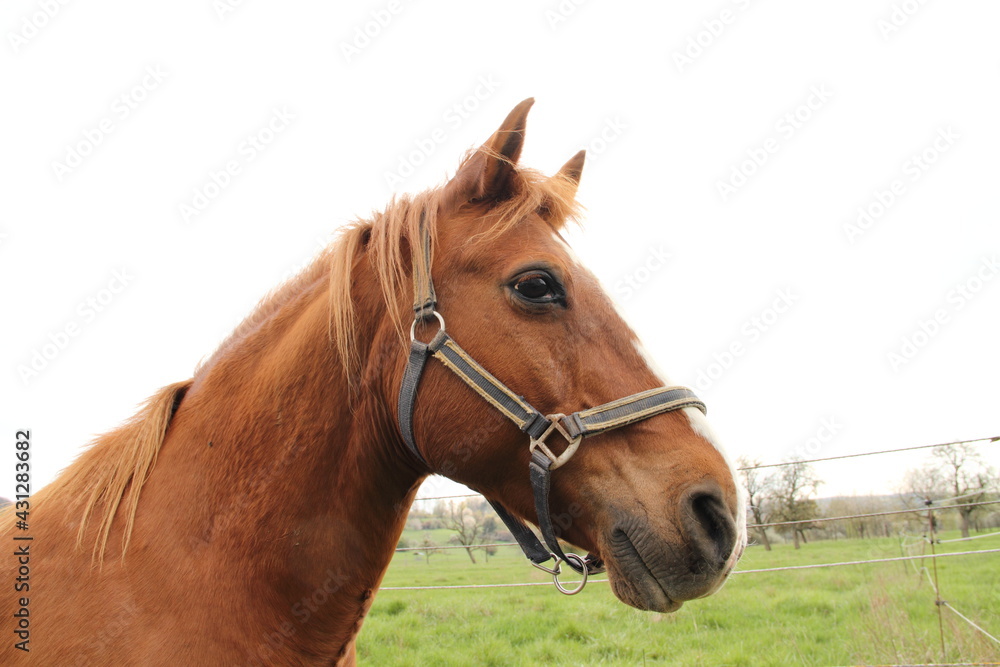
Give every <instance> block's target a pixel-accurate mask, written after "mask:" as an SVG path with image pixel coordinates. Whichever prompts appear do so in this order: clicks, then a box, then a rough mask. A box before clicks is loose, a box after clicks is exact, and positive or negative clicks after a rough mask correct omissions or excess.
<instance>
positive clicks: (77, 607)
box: [0, 100, 746, 666]
mask: <svg viewBox="0 0 1000 667" xmlns="http://www.w3.org/2000/svg"><path fill="white" fill-rule="evenodd" d="M531 104H532V100H525V101H524V102H522V103H521V104H519V105H518V106H517V107H516V108H515V109H514V110H513V111H512V112H511V113H510V115H509V116H508V117H507V119H506V120H505V121H504V123H503V125H502V126H501V127H500V128H499V130H498V131H497V132H496V133H495V134H494V135H492V137H491V138H490V139H489V140H488V141H487V142H486V143H485V144H484V145H483V146H482V147H481V148H480V149H478V150H475V151H472V152H471V153H470V154H469V155H468V156H467V157H466V158H465V159H464V161H463V162H462V163H461V165H460V167H459V169H458V171H457V173H456V174H455V176H454V178H452V179H451V180H449V181H448V182H447V183H446V184H445V185H443V186H442V187H440V188H437V189H434V190H430V191H427V192H424V193H421V194H418V195H415V196H412V197H400V198H398V199H397V200H395V201H393V202H392V203H391V204H390V205H389V206H388V207H387V209H386V210H385V211H384V212H383V213H379V214H376V215H374V216H373V217H372V219H370V220H363V221H359V222H356V223H355V224H353V225H351V226H349V227H348V228H347V229H346V230H345V231H344V232H343V234H342V235H341V236H340V237H339V238H338V239H337V240H336V241H335V242H334V243H333V244H331V246H330V247H329V248H328V249H327V250H326V251H325V252H324V253H322V254H321V256H320V257H318V258H317V260H316V261H315V262H314V263H313V264H312V265H311V266H309V267H308V268H307V269H305V270H304V271H303V272H302V273H301V274H300V275H299V276H297V277H295V278H293V279H292V280H291V281H290V282H288V283H287V284H286V285H284V286H283V287H281V288H280V289H279V290H278V291H276V292H275V293H273V294H272V295H271V296H269V297H267V298H266V299H264V300H263V301H262V303H261V304H260V305H259V306H258V308H257V309H256V311H255V312H254V313H253V314H252V315H250V316H249V317H248V318H247V319H246V321H244V322H243V323H242V324H241V325H240V326H239V328H238V329H237V330H236V331H235V332H234V333H233V334H232V335H231V336H230V337H229V338H228V339H227V340H226V341H225V342H224V343H223V344H222V346H221V347H220V348H219V349H218V350H217V351H216V352H215V353H214V355H212V356H211V357H210V358H209V359H208V360H207V361H206V362H205V363H203V364H202V365H201V366H200V367H199V368H198V369H196V371H195V373H194V375H193V377H192V378H191V379H189V380H185V381H183V382H178V383H176V384H173V385H170V386H168V387H165V388H163V389H161V390H160V391H159V392H158V393H156V394H155V395H154V396H153V397H152V398H151V399H150V400H149V402H148V404H146V406H145V407H144V408H142V410H141V411H140V412H139V413H138V414H137V415H135V417H134V418H133V419H132V420H131V421H129V422H127V423H126V424H124V425H123V426H121V427H119V428H118V429H117V430H114V431H112V432H110V433H108V434H107V435H104V436H102V437H100V438H98V439H97V441H96V442H95V443H94V445H93V446H92V447H91V448H90V449H88V450H87V451H86V452H85V453H84V454H82V455H81V456H80V457H79V459H78V460H77V461H76V462H74V463H73V464H72V465H71V466H70V467H69V468H67V469H66V470H65V471H64V472H63V473H62V474H61V476H60V477H59V478H58V479H57V480H56V481H54V482H53V483H52V484H50V485H49V486H47V487H46V488H44V489H42V490H41V491H39V492H38V493H37V494H36V495H35V496H34V497H33V498H32V499H31V521H30V529H31V536H32V537H33V541H32V542H31V547H30V553H31V575H30V591H29V592H25V593H17V594H14V593H8V596H7V598H6V599H7V600H8V603H7V609H8V611H6V612H5V613H4V614H3V616H4V618H5V619H6V620H5V621H4V629H3V633H2V636H3V637H4V640H3V641H4V646H3V647H2V649H0V655H2V658H0V662H3V664H19V663H20V662H21V661H23V662H29V661H33V662H34V663H35V664H46V665H60V666H62V665H74V664H81V665H83V664H101V665H104V664H116V665H125V664H129V665H131V664H136V665H139V664H141V665H178V664H189V665H193V664H204V665H223V664H240V665H246V664H262V665H264V664H266V665H271V664H274V665H318V664H324V665H328V664H353V663H354V660H355V649H354V644H355V640H356V638H357V636H358V632H359V630H360V629H361V624H362V621H363V620H364V618H365V614H366V613H367V611H368V609H369V608H370V606H371V604H372V600H373V596H374V595H375V593H376V591H377V590H378V588H379V583H380V582H381V580H382V576H383V574H384V573H385V571H386V568H387V567H388V565H389V562H390V560H391V559H392V556H393V552H394V549H395V547H396V544H397V541H398V539H399V536H400V533H401V531H402V530H403V526H404V524H405V521H406V517H407V511H408V509H409V507H410V504H411V502H412V501H413V498H414V494H415V493H416V491H417V489H418V488H419V487H420V484H421V482H422V481H423V480H424V478H425V477H426V476H427V475H428V474H431V473H434V472H437V473H442V474H446V475H447V476H448V477H450V478H451V479H453V480H455V481H458V482H461V483H463V484H467V485H468V486H469V487H471V488H472V489H475V490H476V491H479V492H481V493H482V494H484V495H485V496H486V497H487V498H490V499H491V500H494V501H496V502H498V503H502V504H503V506H504V507H506V508H507V510H508V511H509V512H510V513H511V514H512V515H515V516H517V517H521V518H523V519H525V520H528V521H531V522H533V523H536V524H537V523H538V516H537V513H536V510H535V506H534V504H533V502H532V487H531V482H529V477H528V474H527V472H526V469H527V468H528V464H529V459H530V453H529V448H528V446H527V444H528V440H527V438H526V437H525V435H524V434H523V433H522V432H521V431H520V430H518V428H517V427H516V426H515V425H514V424H513V423H511V422H510V421H509V420H508V419H507V418H506V417H505V416H504V415H503V414H501V412H500V411H499V410H497V409H494V407H492V406H491V405H489V404H487V403H486V402H485V401H484V400H483V397H482V396H480V395H478V394H477V392H476V391H474V390H473V388H470V386H469V385H467V384H466V383H463V382H462V381H460V378H457V377H456V375H455V374H454V373H452V372H450V370H449V368H446V367H445V365H444V364H439V363H436V362H430V363H428V365H427V367H426V371H425V372H424V373H423V377H422V380H421V381H420V382H421V383H420V388H419V399H418V400H417V401H416V403H415V411H414V414H413V420H412V438H413V440H414V441H415V442H416V445H417V447H418V448H419V451H418V454H419V455H417V454H415V453H414V450H412V449H411V448H410V447H408V446H407V445H406V444H405V443H404V440H403V437H402V434H401V430H400V426H399V423H400V422H399V419H400V415H399V414H398V412H399V408H398V407H397V397H398V396H399V395H400V388H401V384H402V378H403V375H404V370H405V369H406V367H407V363H408V355H407V342H408V341H407V330H408V327H409V324H410V322H411V320H412V317H413V314H412V312H411V311H410V307H409V304H410V299H409V294H410V290H411V286H412V284H413V281H414V279H415V278H416V276H418V275H426V276H428V279H429V277H430V276H431V275H433V279H434V283H435V285H436V288H437V301H438V303H439V304H440V307H439V310H440V313H441V314H443V315H444V316H445V317H446V318H447V326H448V332H449V334H451V335H452V336H454V338H455V340H458V341H460V342H461V343H462V345H463V346H464V349H465V350H467V351H468V354H469V355H470V356H471V357H473V358H474V359H475V360H476V361H478V362H479V364H481V365H482V367H483V368H486V369H489V371H490V372H491V373H492V376H495V378H496V379H498V381H499V382H502V383H503V384H504V385H506V386H507V387H510V388H512V389H513V391H515V392H516V393H518V394H520V395H521V396H522V397H523V399H524V400H525V401H527V402H529V403H530V404H531V405H533V406H538V407H539V409H540V410H542V414H549V413H560V412H561V413H566V414H569V413H572V412H573V411H574V410H578V409H580V408H584V407H588V406H596V405H600V404H603V403H607V402H608V401H613V400H615V399H619V398H621V397H623V396H628V395H631V394H635V393H636V392H644V391H645V390H649V389H652V388H656V387H660V386H662V385H663V384H664V382H663V380H662V378H660V377H658V376H657V374H656V372H655V371H654V370H653V369H651V368H650V366H649V364H648V363H647V361H646V359H645V357H644V355H643V353H642V349H641V347H640V346H639V343H638V341H637V339H636V336H635V334H634V333H633V332H632V331H631V330H630V329H629V327H628V326H627V325H626V324H625V323H624V322H623V321H622V319H621V318H620V317H619V315H618V314H617V312H616V310H615V308H614V306H613V304H612V302H611V301H610V299H609V298H608V296H607V295H606V294H605V293H604V292H603V291H602V289H601V287H600V286H599V284H598V282H597V280H596V279H595V278H594V276H593V275H591V274H590V273H589V272H588V271H587V270H586V269H584V268H583V267H582V266H580V265H579V264H578V263H577V261H576V260H575V259H574V257H573V255H572V254H571V252H570V251H569V249H568V247H567V246H566V245H565V243H564V242H563V241H562V239H561V236H560V230H561V229H562V228H563V226H564V225H565V224H566V222H567V220H569V219H571V218H572V217H573V216H574V215H575V214H576V212H577V205H576V203H575V195H576V190H577V184H578V182H579V178H580V172H581V169H582V167H583V161H584V154H583V152H582V151H581V152H580V153H578V154H577V155H576V156H574V157H573V158H572V159H571V160H570V161H569V162H568V163H567V164H566V165H565V166H564V167H563V168H562V169H561V170H560V171H559V173H558V174H556V175H555V176H553V177H549V178H546V177H543V176H542V175H541V174H539V173H538V172H535V171H532V170H530V169H525V168H523V167H520V166H518V164H517V162H518V157H519V154H520V152H521V147H522V143H523V137H524V127H525V120H526V117H527V113H528V109H529V108H530V106H531ZM421 235H426V237H427V238H428V239H429V240H430V242H431V243H430V246H429V247H430V248H431V249H432V252H428V253H427V254H426V255H425V254H424V253H422V252H419V251H418V252H413V251H414V250H419V249H418V248H417V247H416V245H417V243H418V239H420V238H421ZM427 333H433V332H432V331H430V332H423V334H422V335H425V336H426V334H427ZM419 335H421V333H419V332H418V337H419ZM549 500H550V503H551V512H552V514H553V515H556V516H560V515H561V516H569V517H572V520H571V521H569V522H566V523H568V525H566V524H565V523H564V525H566V527H565V530H564V531H563V532H562V535H561V537H562V539H564V540H565V541H566V542H569V543H572V544H575V545H578V546H580V547H583V548H585V549H588V550H590V552H591V554H592V558H595V559H600V560H601V561H603V563H604V566H605V567H606V568H607V572H608V576H609V578H610V582H611V588H612V589H613V591H614V593H615V595H616V596H617V597H618V598H619V599H621V600H622V601H623V602H625V603H626V604H629V605H632V606H634V607H637V608H639V609H649V610H657V611H673V610H675V609H677V608H679V607H680V606H681V603H682V602H683V601H685V600H691V599H694V598H699V597H703V596H706V595H709V594H711V593H712V592H714V591H715V590H717V589H718V588H719V587H720V586H721V585H722V582H723V581H724V580H725V579H726V577H727V575H728V574H729V572H730V571H731V570H732V568H733V566H734V564H735V563H736V560H737V559H738V558H739V556H740V554H741V553H742V551H743V547H744V546H745V544H746V531H745V520H744V515H745V507H744V503H743V499H742V495H741V492H740V491H738V488H737V484H736V481H735V479H734V472H733V469H732V467H731V466H730V465H729V464H728V462H727V460H726V458H725V456H724V455H723V454H722V453H721V451H720V449H719V448H718V445H717V444H716V442H715V440H714V439H713V437H712V435H711V430H710V429H709V426H708V424H707V422H706V420H705V418H704V416H703V415H702V413H701V412H699V411H698V410H697V409H695V408H692V407H684V408H681V409H677V410H674V411H672V412H665V413H663V414H658V415H657V416H656V417H654V418H649V419H645V420H644V421H640V422H637V423H633V424H629V425H627V426H625V427H623V428H618V429H616V430H613V431H608V432H606V433H603V434H601V435H595V436H594V437H592V438H588V439H587V440H585V441H584V444H583V445H582V446H581V447H580V448H579V451H578V452H577V453H576V455H575V456H574V458H573V459H572V461H570V462H569V463H567V464H566V465H565V466H564V467H562V468H560V470H558V471H557V472H556V473H555V474H554V475H553V476H552V478H551V490H550V495H549ZM14 520H15V519H14V516H13V512H12V511H11V510H7V511H5V513H4V515H3V516H2V518H0V529H2V532H3V534H4V537H3V538H2V539H4V540H5V541H6V543H7V544H8V545H12V544H15V542H13V541H12V536H13V535H15V534H22V535H23V532H20V531H17V530H15V528H14ZM15 560H16V559H14V558H11V557H9V556H8V557H6V558H4V559H2V562H3V566H2V567H3V568H4V574H3V577H4V578H3V581H5V582H8V585H10V582H13V581H14V580H15V577H16V576H17V565H16V563H15ZM8 590H10V589H8ZM15 596H23V597H27V598H29V600H30V644H28V645H27V647H28V648H30V653H24V652H23V651H21V650H17V649H15V648H14V647H13V644H14V643H15V642H16V641H17V636H16V634H15V633H14V631H15V630H16V629H17V625H18V622H19V621H18V619H15V618H12V616H11V614H10V613H9V610H10V608H12V606H13V605H14V602H12V600H13V601H16V600H17V597H15Z"/></svg>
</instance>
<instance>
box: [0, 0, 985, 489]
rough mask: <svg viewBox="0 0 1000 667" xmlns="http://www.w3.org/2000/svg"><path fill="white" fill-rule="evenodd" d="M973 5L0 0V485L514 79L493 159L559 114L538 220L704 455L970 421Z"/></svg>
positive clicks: (550, 131) (119, 414) (433, 171)
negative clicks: (568, 175) (630, 340)
mask: <svg viewBox="0 0 1000 667" xmlns="http://www.w3.org/2000/svg"><path fill="white" fill-rule="evenodd" d="M501 8H502V9H501ZM998 21H1000V5H997V4H996V3H994V2H989V1H987V0H973V1H970V2H965V3H926V4H923V3H917V2H916V1H915V0H907V1H902V0H897V1H890V0H876V1H874V2H872V1H870V0H866V1H864V2H862V1H860V0H848V1H845V2H838V3H818V4H817V3H802V2H793V1H792V0H770V1H769V2H755V1H753V0H736V1H726V0H720V1H719V2H704V3H662V4H661V3H656V4H654V3H643V2H616V3H611V2H606V1H605V2H601V1H599V0H591V1H589V2H584V1H582V0H560V1H555V0H553V1H552V2H527V1H513V2H506V3H503V4H502V5H501V4H495V3H494V4H484V3H469V2H458V1H450V2H437V3H431V2H413V1H408V0H380V1H376V2H359V3H339V4H337V5H333V4H332V3H319V2H307V3H298V4H294V5H287V4H284V5H282V4H279V3H264V2H260V1H239V0H200V1H198V2H192V3H169V4H164V3H160V4H159V5H156V6H149V5H148V4H145V3H128V2H123V1H121V2H112V1H108V0H95V1H94V2H90V3H82V4H78V3H69V4H61V3H60V2H57V1H55V0H52V1H51V2H41V1H39V2H32V1H29V0H11V1H9V2H6V3H4V5H3V8H2V10H0V29H2V30H3V32H4V40H3V41H4V43H3V45H2V46H0V90H3V91H4V94H5V101H4V103H3V104H2V105H0V120H2V122H0V136H2V139H0V193H2V196H0V312H2V313H3V317H4V326H3V327H2V335H3V344H2V346H0V350H2V354H3V357H2V362H0V400H2V405H3V409H2V410H0V425H2V427H0V460H6V461H7V462H8V465H7V467H3V466H0V471H3V470H6V471H7V472H6V473H0V495H4V496H7V497H11V496H12V495H13V494H14V483H15V480H14V474H15V473H14V462H15V459H14V454H15V436H16V432H17V431H18V430H22V429H29V430H30V433H31V453H32V454H31V456H32V458H31V463H32V468H31V475H32V485H33V490H37V489H38V488H40V487H41V486H43V485H44V484H46V483H47V482H49V481H51V480H52V479H53V478H54V477H55V475H56V474H57V473H58V472H59V471H60V470H61V469H63V468H64V467H66V466H67V465H69V464H70V462H71V461H72V460H73V458H74V456H76V455H77V454H78V453H79V452H80V451H81V448H82V447H84V446H85V445H86V444H87V443H88V442H90V441H91V440H92V439H93V438H94V437H95V436H96V435H97V434H100V433H103V432H106V431H108V430H110V429H112V428H113V427H114V426H116V425H117V424H119V423H120V422H122V421H123V420H125V419H127V418H128V417H129V416H131V415H132V414H133V413H134V412H135V410H136V407H137V406H138V405H139V404H140V403H141V402H142V401H143V400H144V399H145V398H146V397H148V396H150V395H151V394H153V393H154V392H155V391H156V390H157V389H158V388H159V387H161V386H163V385H166V384H169V383H172V382H175V381H178V380H182V379H184V378H187V377H190V375H191V373H192V371H193V369H194V367H195V365H196V364H197V363H198V361H199V360H201V359H203V358H205V357H206V356H207V355H209V354H210V353H211V352H212V351H213V350H214V349H215V347H216V346H217V345H218V344H219V342H220V341H221V340H222V339H223V338H224V337H225V336H226V335H227V334H228V333H229V332H230V331H231V330H232V329H233V328H234V327H235V326H236V325H237V324H238V323H239V322H240V320H241V319H242V318H243V317H244V316H245V315H246V314H247V313H248V312H249V311H250V310H251V309H252V308H253V306H254V304H255V303H256V302H257V301H258V300H259V299H260V298H261V297H262V296H263V295H265V294H266V293H267V292H268V291H269V290H270V289H271V288H273V287H275V286H276V285H278V284H279V283H280V282H282V281H283V280H284V279H286V278H288V277H289V276H291V275H294V273H295V272H296V271H298V270H299V269H301V268H302V267H303V266H305V265H306V264H307V263H308V262H309V261H310V259H311V258H312V256H313V255H314V254H315V253H316V252H317V251H318V250H319V249H320V248H321V247H323V246H324V245H325V244H327V243H329V242H330V240H331V239H332V238H333V235H334V234H335V232H336V230H337V228H338V227H339V226H341V225H343V224H345V223H347V222H349V221H351V220H353V219H355V218H357V217H364V216H366V215H368V214H369V213H370V212H371V211H373V210H377V209H381V208H383V207H384V206H385V204H386V203H387V202H388V201H389V199H390V198H391V197H392V196H393V194H394V193H400V192H418V191H420V190H422V189H424V188H427V187H432V186H435V185H437V184H439V183H441V182H443V181H444V180H445V179H446V178H447V177H448V175H449V174H451V173H453V172H454V170H455V168H456V166H457V164H458V160H459V158H460V157H461V156H462V154H463V153H464V152H465V151H466V150H467V149H468V148H470V147H473V146H477V145H479V144H481V143H482V142H483V141H484V140H485V139H486V138H487V137H488V136H489V135H490V133H491V132H492V131H493V130H494V129H495V128H496V127H497V126H498V125H499V123H500V122H501V120H502V119H503V118H504V116H505V115H506V114H507V112H508V111H509V110H510V109H511V108H512V107H513V106H514V105H515V104H516V103H518V102H519V101H521V100H522V99H524V98H527V97H535V98H536V104H535V107H534V108H533V110H532V112H531V115H530V117H529V120H528V130H527V138H526V143H525V149H524V153H523V155H522V163H523V164H525V165H528V166H531V167H535V168H537V169H541V170H543V171H546V172H548V173H554V172H555V171H556V170H557V169H558V168H559V166H560V165H562V164H563V163H564V162H565V161H566V160H567V159H568V158H569V157H570V156H571V155H573V153H575V152H576V151H577V150H579V149H580V148H586V149H587V150H588V158H587V166H586V167H585V170H584V174H583V180H582V183H581V187H580V192H579V200H580V201H581V202H582V203H583V204H584V206H585V207H586V213H585V215H584V216H583V219H582V225H581V226H580V227H579V229H573V230H572V231H571V232H570V233H569V240H570V243H571V245H572V246H573V247H574V249H575V251H576V253H577V254H578V255H579V256H580V258H581V259H582V260H583V261H584V263H585V264H586V265H587V266H588V267H589V268H590V269H591V270H592V271H593V272H594V273H595V274H596V275H597V276H598V277H599V278H600V279H601V281H602V282H603V283H604V285H605V286H606V289H607V291H608V292H609V294H611V295H612V296H613V297H615V298H616V299H617V300H618V301H619V303H620V304H621V309H622V312H623V313H624V314H625V316H626V317H627V319H628V320H629V322H630V323H631V324H632V326H633V327H634V328H635V330H636V332H637V333H638V335H639V336H640V338H641V339H642V340H643V341H644V343H645V345H646V347H647V349H648V350H649V352H650V354H651V355H652V356H653V357H654V358H655V359H656V360H657V362H658V364H659V366H660V367H661V368H663V369H664V370H665V371H666V373H667V374H668V376H669V378H670V379H671V380H672V381H673V382H676V383H678V384H685V385H689V386H691V387H693V388H694V389H695V390H696V391H697V392H698V393H699V395H700V396H701V397H702V398H703V399H704V400H705V402H706V403H707V405H708V410H709V418H710V420H711V421H712V423H713V425H714V427H715V430H716V431H717V432H718V434H719V435H720V436H721V440H722V441H723V442H724V443H725V445H726V447H727V449H728V451H729V452H730V453H731V454H732V455H733V456H734V457H736V456H747V457H749V458H752V459H758V460H760V461H763V462H776V461H781V460H784V459H787V458H788V457H791V456H805V457H806V458H819V457H827V456H839V455H843V454H851V453H859V452H866V451H873V450H881V449H887V448H894V447H907V446H914V445H923V444H932V443H938V442H947V441H952V440H960V439H974V438H987V437H991V436H995V435H1000V419H998V406H1000V384H998V382H997V370H998V366H1000V364H998V362H1000V348H998V346H997V334H998V324H1000V225H998V207H1000V204H998V199H997V196H996V192H997V181H998V176H1000V168H998V149H1000V125H998V124H997V122H996V119H997V118H998V117H1000V91H998V77H1000V42H998V41H997V39H996V32H995V26H996V25H997V23H998ZM484 409H486V408H484ZM980 449H981V451H982V452H983V454H984V456H985V457H987V459H988V460H990V461H991V462H992V463H993V465H995V466H998V467H1000V444H998V443H994V444H991V445H990V444H984V445H982V446H980ZM926 459H927V455H926V452H924V453H915V454H910V455H902V454H896V455H885V456H879V457H871V458H862V459H853V460H850V461H849V462H844V463H838V464H833V463H830V464H817V466H816V473H817V475H818V476H819V477H820V478H821V479H823V480H824V485H823V486H822V487H821V488H820V492H821V494H823V495H834V494H852V493H857V494H865V493H884V492H891V491H893V490H894V489H895V488H896V487H897V486H898V484H899V482H900V480H901V478H902V476H903V474H904V473H905V472H906V470H907V469H908V468H910V467H914V466H918V465H921V464H922V463H923V462H924V461H925V460H926ZM457 491H458V487H457V486H456V485H454V484H453V483H450V482H448V481H447V480H442V479H440V478H438V479H432V480H430V481H429V482H428V484H427V489H425V490H424V491H422V492H421V495H431V494H436V493H449V492H457Z"/></svg>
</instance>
